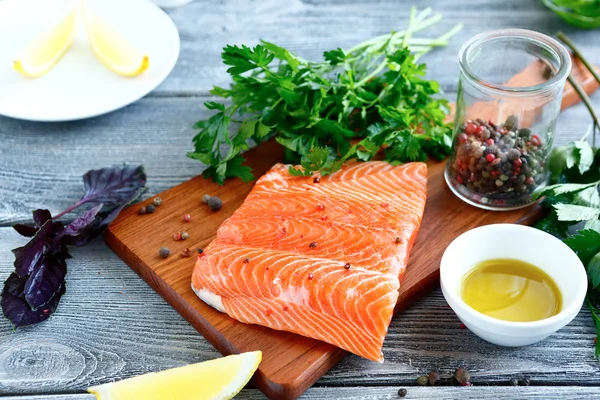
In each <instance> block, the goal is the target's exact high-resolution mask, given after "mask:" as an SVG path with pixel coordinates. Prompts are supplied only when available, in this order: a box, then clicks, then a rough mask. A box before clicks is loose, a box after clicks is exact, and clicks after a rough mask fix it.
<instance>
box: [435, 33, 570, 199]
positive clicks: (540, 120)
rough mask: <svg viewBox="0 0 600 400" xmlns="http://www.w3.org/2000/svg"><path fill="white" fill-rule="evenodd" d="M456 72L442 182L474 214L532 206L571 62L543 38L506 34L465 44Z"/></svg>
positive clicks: (543, 176)
mask: <svg viewBox="0 0 600 400" xmlns="http://www.w3.org/2000/svg"><path fill="white" fill-rule="evenodd" d="M459 65H460V70H461V73H460V79H459V88H458V94H457V102H456V104H457V106H456V114H455V123H454V139H453V148H452V154H451V155H450V159H449V160H448V163H447V165H446V171H445V177H446V182H447V183H448V185H449V187H450V189H451V190H452V191H453V192H454V193H455V194H456V195H457V196H458V197H460V198H461V199H462V200H464V201H466V202H468V203H470V204H472V205H475V206H477V207H481V208H486V209H491V210H508V209H515V208H521V207H525V206H527V205H529V204H531V203H532V198H531V194H532V193H533V192H534V191H535V190H537V189H538V188H540V187H542V186H544V185H546V184H547V182H548V158H549V155H550V151H551V147H552V141H553V138H554V130H555V125H556V119H557V117H558V113H559V111H560V103H561V99H562V92H563V88H564V84H565V80H566V77H567V76H568V74H569V72H570V69H571V59H570V56H569V54H568V52H567V51H566V49H565V48H564V47H563V46H561V45H560V44H559V43H558V42H556V41H555V40H553V39H551V38H549V37H547V36H545V35H543V34H540V33H537V32H532V31H526V30H522V29H505V30H500V31H492V32H489V33H484V34H480V35H478V36H475V37H474V38H472V39H471V40H470V41H468V42H467V43H466V44H465V45H464V46H463V47H462V49H461V51H460V54H459Z"/></svg>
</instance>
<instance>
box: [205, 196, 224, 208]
mask: <svg viewBox="0 0 600 400" xmlns="http://www.w3.org/2000/svg"><path fill="white" fill-rule="evenodd" d="M208 207H209V208H210V209H211V210H212V211H219V210H220V209H221V208H222V207H223V201H222V200H221V199H220V198H218V197H217V196H212V197H211V198H210V199H208Z"/></svg>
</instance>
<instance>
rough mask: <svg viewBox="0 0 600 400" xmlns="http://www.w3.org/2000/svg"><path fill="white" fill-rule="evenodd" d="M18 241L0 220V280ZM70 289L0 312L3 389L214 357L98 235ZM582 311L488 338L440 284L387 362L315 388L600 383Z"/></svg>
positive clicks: (412, 315)
mask: <svg viewBox="0 0 600 400" xmlns="http://www.w3.org/2000/svg"><path fill="white" fill-rule="evenodd" d="M22 243H24V238H21V237H20V236H18V235H17V234H16V233H15V232H13V231H12V230H11V229H10V228H0V281H3V280H4V279H5V278H6V276H7V275H8V274H9V272H10V271H11V270H12V261H13V259H12V254H11V253H10V251H9V249H11V248H14V247H17V246H19V245H21V244H22ZM73 256H74V258H73V259H71V260H69V262H68V265H69V273H68V276H67V283H68V289H67V293H66V295H65V296H64V298H63V300H62V301H61V304H60V306H59V308H58V311H57V313H56V314H55V315H54V316H53V317H52V318H50V319H49V320H48V321H46V322H44V323H42V324H40V325H37V326H33V327H26V328H24V329H19V330H18V331H13V330H12V328H11V327H10V325H9V323H8V321H7V320H5V319H3V318H2V319H0V394H18V393H24V394H25V393H27V394H33V393H75V392H78V391H82V390H83V389H84V388H86V387H87V386H90V385H95V384H98V383H104V382H109V381H113V380H118V379H123V378H127V377H130V376H135V375H138V374H142V373H145V372H150V371H160V370H163V369H166V368H171V367H176V366H181V365H184V364H187V363H193V362H199V361H203V360H208V359H212V358H215V357H218V356H219V354H218V353H217V352H216V351H215V350H214V349H213V348H212V346H210V344H208V342H207V341H205V340H204V339H203V338H202V337H201V336H200V335H199V334H198V333H197V332H196V331H195V330H194V329H193V328H192V327H191V326H190V325H189V324H188V323H187V322H185V321H184V320H183V319H182V318H181V317H180V316H179V314H177V313H176V312H175V311H174V310H173V309H172V308H171V307H170V306H169V305H168V304H166V303H165V302H164V301H163V300H162V299H161V298H160V297H159V296H158V295H157V294H156V293H154V292H153V291H152V290H151V289H150V288H149V287H148V286H146V284H145V283H144V282H143V281H142V280H141V279H140V278H138V277H137V275H135V274H134V273H133V271H132V270H131V269H130V268H129V267H127V266H126V265H125V264H123V262H121V261H120V260H119V259H118V258H117V257H116V256H115V255H114V254H113V253H112V252H111V251H110V250H108V249H107V248H106V247H105V245H104V244H103V243H102V242H101V241H96V242H94V243H92V244H91V245H89V246H87V247H85V248H80V249H73ZM593 338H594V327H593V324H592V320H591V317H590V315H589V312H588V311H587V310H585V309H584V310H582V312H581V313H580V314H579V316H578V317H577V318H576V319H575V320H574V321H573V322H572V323H571V324H570V325H568V326H567V327H565V328H564V329H562V330H561V331H559V332H558V333H557V334H555V335H553V336H551V337H550V338H548V339H547V340H545V341H543V342H541V343H539V344H536V345H533V346H528V347H524V348H516V349H510V348H501V347H498V346H494V345H491V344H487V343H485V342H483V341H482V340H480V339H478V338H477V337H475V336H474V335H473V334H471V333H470V332H469V331H468V330H465V329H460V322H459V320H458V319H457V318H456V316H455V315H454V313H453V312H452V310H450V309H449V308H448V307H447V305H446V302H445V301H444V299H443V297H442V295H441V293H440V292H439V291H436V292H434V293H433V294H431V295H429V296H426V297H425V298H424V299H422V300H420V301H419V302H417V303H416V304H415V305H414V306H412V307H410V308H409V309H407V310H406V311H404V312H403V313H401V314H399V315H398V316H397V317H396V318H395V319H394V320H393V322H392V324H391V326H390V330H389V334H388V337H387V340H386V342H385V345H384V350H383V351H384V356H385V359H386V361H385V362H384V363H383V364H378V363H373V362H369V361H366V360H363V359H360V358H359V357H356V356H349V357H347V358H346V359H344V360H343V361H342V362H341V363H340V364H339V365H338V366H336V367H335V368H333V369H332V370H331V371H330V372H329V373H328V374H326V375H325V376H324V377H323V378H322V379H321V380H319V381H318V382H317V384H316V386H351V385H360V386H375V385H388V386H389V385H414V384H415V379H416V377H417V376H418V375H421V374H426V373H427V372H428V371H429V370H431V369H438V370H440V373H441V374H442V375H446V376H450V375H451V374H452V372H453V371H454V369H455V368H456V367H458V366H464V367H467V368H468V369H469V370H471V371H472V375H473V382H474V383H475V384H476V385H485V384H500V385H505V384H507V383H508V381H509V380H510V379H511V378H520V377H522V376H528V377H529V378H530V379H531V381H532V384H534V385H568V384H572V385H578V384H579V385H600V366H599V364H598V362H597V361H596V360H595V359H594V355H593V346H594V345H593Z"/></svg>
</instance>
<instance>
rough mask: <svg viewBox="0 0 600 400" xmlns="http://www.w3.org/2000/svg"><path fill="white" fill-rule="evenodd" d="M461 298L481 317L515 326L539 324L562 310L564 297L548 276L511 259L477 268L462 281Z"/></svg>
mask: <svg viewBox="0 0 600 400" xmlns="http://www.w3.org/2000/svg"><path fill="white" fill-rule="evenodd" d="M461 297H462V299H463V300H464V302H465V303H467V304H468V305H469V306H470V307H472V308H473V309H475V310H477V311H479V312H480V313H482V314H485V315H488V316H490V317H492V318H497V319H501V320H505V321H512V322H531V321H539V320H542V319H546V318H549V317H552V316H553V315H556V314H558V313H559V312H560V311H561V309H562V295H561V293H560V290H559V289H558V286H557V285H556V283H555V282H554V280H552V278H550V276H548V274H546V273H545V272H544V271H542V270H541V269H540V268H538V267H536V266H535V265H532V264H529V263H527V262H524V261H520V260H515V259H509V258H499V259H494V260H487V261H483V262H481V263H479V264H477V265H475V267H474V268H473V269H471V271H469V272H467V274H466V275H465V277H464V278H463V282H462V289H461Z"/></svg>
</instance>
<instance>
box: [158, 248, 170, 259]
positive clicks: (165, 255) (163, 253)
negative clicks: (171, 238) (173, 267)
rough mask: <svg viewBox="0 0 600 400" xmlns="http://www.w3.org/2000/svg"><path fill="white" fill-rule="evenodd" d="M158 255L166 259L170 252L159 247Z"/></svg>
mask: <svg viewBox="0 0 600 400" xmlns="http://www.w3.org/2000/svg"><path fill="white" fill-rule="evenodd" d="M158 255H159V256H161V257H162V258H167V257H169V256H170V255H171V250H169V248H168V247H161V248H160V250H158Z"/></svg>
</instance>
